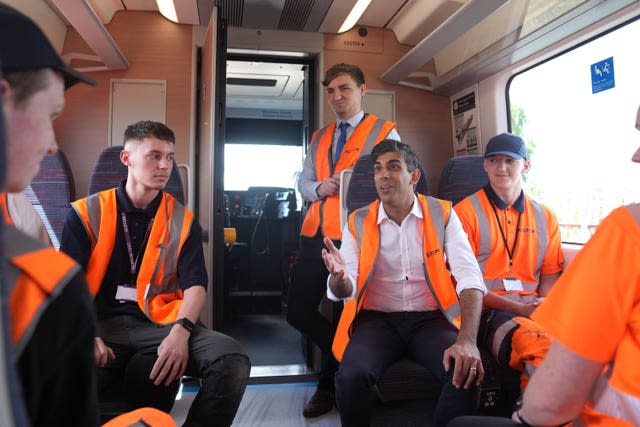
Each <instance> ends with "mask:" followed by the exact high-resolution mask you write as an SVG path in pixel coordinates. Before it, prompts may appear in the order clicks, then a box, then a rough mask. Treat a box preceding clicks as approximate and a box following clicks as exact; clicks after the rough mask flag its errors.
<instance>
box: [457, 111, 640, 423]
mask: <svg viewBox="0 0 640 427" xmlns="http://www.w3.org/2000/svg"><path fill="white" fill-rule="evenodd" d="M635 127H636V129H637V130H639V131H640V108H638V112H637V114H636V125H635ZM631 160H632V161H633V162H636V163H640V148H638V150H637V151H636V152H635V154H634V155H633V157H632V159H631ZM639 260H640V205H639V204H633V205H629V206H624V207H620V208H617V209H615V210H614V211H613V212H612V213H610V214H609V216H607V217H606V218H605V219H604V220H603V221H602V223H601V224H600V225H599V226H598V229H597V230H596V233H595V234H594V235H593V237H592V238H591V239H590V240H589V241H588V242H587V243H586V244H585V246H584V247H583V248H582V249H581V250H580V252H578V254H577V255H576V257H575V259H574V260H573V262H572V263H571V264H570V265H569V267H568V268H567V270H566V271H565V272H564V273H563V274H562V276H561V277H560V278H559V279H558V281H557V283H556V284H555V285H554V287H553V289H552V290H551V292H550V294H549V295H548V296H547V298H546V299H545V300H544V301H543V302H542V304H541V305H540V306H539V307H538V308H537V309H536V311H535V312H534V313H533V315H532V317H533V319H534V320H535V321H536V322H538V323H539V324H540V325H541V326H542V327H543V328H544V329H545V330H546V331H548V332H549V334H551V335H552V336H553V337H554V340H553V343H552V344H551V349H550V350H549V354H548V355H547V357H546V358H545V359H544V361H543V362H542V365H540V367H539V368H538V369H537V370H536V373H535V375H534V376H533V377H532V378H531V381H530V382H529V385H528V387H527V389H526V390H525V392H524V398H523V400H522V403H521V405H519V406H521V407H520V408H519V409H518V410H516V411H515V412H514V413H513V417H512V418H513V421H510V420H505V419H504V418H501V419H495V420H489V419H487V418H482V419H480V418H477V417H464V418H462V419H459V420H455V421H454V422H452V423H451V424H450V425H451V427H454V426H455V427H463V426H464V427H466V426H476V425H486V426H518V425H523V424H525V425H536V426H538V425H542V426H550V425H564V424H565V423H566V422H568V421H573V425H575V426H587V427H589V426H594V427H595V426H615V427H632V426H638V425H640V380H639V378H640V365H639V364H638V359H640V325H639V323H638V319H640V262H639Z"/></svg>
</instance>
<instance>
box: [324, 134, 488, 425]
mask: <svg viewBox="0 0 640 427" xmlns="http://www.w3.org/2000/svg"><path fill="white" fill-rule="evenodd" d="M371 157H372V161H373V165H374V177H375V183H376V189H377V192H378V197H379V200H376V201H375V202H373V203H372V204H371V205H369V206H367V207H364V208H361V209H358V210H356V211H355V212H353V213H352V214H351V215H350V217H349V223H348V225H347V226H346V227H345V228H344V230H343V233H342V247H341V248H340V250H338V249H337V248H336V247H335V245H334V244H333V242H332V241H331V239H328V238H325V239H324V243H325V245H326V247H327V249H326V250H323V252H322V257H323V260H324V262H325V265H326V267H327V269H328V270H329V272H330V276H329V279H328V289H327V295H328V297H329V298H330V299H332V300H335V301H337V300H345V306H344V309H343V312H342V316H341V318H340V323H339V325H338V330H337V332H336V335H335V338H334V342H333V352H334V355H335V356H336V358H337V359H338V360H340V359H341V365H340V368H339V371H338V373H337V374H336V401H337V406H338V409H339V410H340V417H341V419H342V425H343V427H351V426H366V425H369V423H370V415H371V410H372V402H373V401H374V395H373V386H374V385H375V384H376V383H377V382H378V380H379V379H380V377H381V376H382V374H383V373H384V371H385V370H386V368H387V367H388V366H389V365H391V364H392V363H393V362H395V361H397V360H399V359H401V358H403V357H408V358H411V359H413V360H415V361H416V362H418V363H420V364H421V365H423V366H424V367H425V368H427V369H429V370H430V371H431V372H432V373H433V375H434V376H435V377H436V378H441V379H442V392H441V395H440V399H439V400H438V404H437V407H436V412H435V415H434V425H436V426H444V425H446V423H447V422H448V421H449V420H450V419H451V418H453V417H455V416H457V415H460V414H465V413H467V414H468V413H470V412H471V411H472V410H473V405H474V400H475V396H476V390H477V388H476V387H477V386H478V385H479V384H480V382H481V381H482V378H483V376H484V370H483V367H482V362H481V359H480V352H479V351H478V348H477V346H476V337H477V331H478V324H479V319H480V312H481V309H482V297H483V295H484V294H485V293H486V288H485V286H484V282H483V280H482V274H481V272H480V268H479V267H478V263H477V261H476V259H475V257H474V255H473V252H472V251H471V247H470V245H469V241H468V239H467V236H466V234H465V233H464V231H463V229H462V226H461V224H460V221H459V220H458V217H457V216H456V214H455V211H454V210H453V209H452V208H451V203H450V202H446V201H443V200H438V199H434V198H431V197H426V196H423V195H419V194H414V188H415V184H416V183H417V182H418V180H419V178H420V169H419V160H418V158H417V157H416V155H415V153H414V152H413V151H412V150H411V148H410V147H409V146H408V145H406V144H403V143H401V142H397V141H393V140H385V141H382V142H380V143H379V144H378V145H376V146H375V147H374V148H373V150H372V153H371ZM447 261H448V263H449V265H450V268H451V273H452V274H453V276H454V277H455V280H456V284H455V285H454V283H453V281H452V279H451V274H450V272H449V270H448V269H447V266H446V263H447ZM349 332H350V334H349ZM349 335H350V336H349Z"/></svg>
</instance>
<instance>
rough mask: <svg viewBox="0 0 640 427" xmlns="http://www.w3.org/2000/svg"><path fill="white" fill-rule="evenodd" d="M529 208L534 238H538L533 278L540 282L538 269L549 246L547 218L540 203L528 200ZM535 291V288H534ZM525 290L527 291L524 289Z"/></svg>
mask: <svg viewBox="0 0 640 427" xmlns="http://www.w3.org/2000/svg"><path fill="white" fill-rule="evenodd" d="M529 202H530V203H531V206H532V207H533V216H534V218H535V220H536V236H538V256H537V258H536V272H535V274H534V275H535V278H536V279H538V282H540V269H541V268H542V261H544V254H545V253H546V252H547V246H548V245H549V234H548V233H547V217H546V216H545V215H544V209H543V208H542V205H540V203H538V202H536V201H535V200H531V199H529ZM536 289H537V287H536ZM525 290H528V289H527V288H526V287H525Z"/></svg>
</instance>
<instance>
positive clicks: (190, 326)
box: [176, 317, 196, 333]
mask: <svg viewBox="0 0 640 427" xmlns="http://www.w3.org/2000/svg"><path fill="white" fill-rule="evenodd" d="M176 324H177V325H182V327H183V328H185V329H186V330H187V331H189V333H191V332H192V331H193V328H194V327H195V326H196V325H194V324H193V322H192V321H191V320H189V319H187V318H186V317H182V318H180V319H178V320H176Z"/></svg>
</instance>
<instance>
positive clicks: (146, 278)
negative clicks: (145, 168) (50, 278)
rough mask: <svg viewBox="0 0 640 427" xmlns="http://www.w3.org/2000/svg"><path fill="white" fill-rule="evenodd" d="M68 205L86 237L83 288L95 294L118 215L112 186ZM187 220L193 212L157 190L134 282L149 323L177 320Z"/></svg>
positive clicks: (105, 267)
mask: <svg viewBox="0 0 640 427" xmlns="http://www.w3.org/2000/svg"><path fill="white" fill-rule="evenodd" d="M71 205H72V207H73V208H74V209H75V211H76V212H77V214H78V216H79V217H80V220H81V221H82V223H83V225H84V227H85V230H86V232H87V235H88V236H89V240H90V242H91V255H90V257H89V262H88V264H87V269H86V272H85V275H86V278H87V283H88V284H89V291H90V292H91V294H92V295H93V296H95V295H96V294H97V293H98V291H99V290H100V286H101V285H102V280H103V279H104V275H105V273H106V271H107V268H108V267H109V261H110V260H111V254H112V253H113V249H114V245H115V239H116V230H117V227H118V220H119V216H118V206H117V198H116V189H115V188H112V189H110V190H105V191H101V192H99V193H96V194H92V195H91V196H89V197H87V198H85V199H81V200H77V201H75V202H73V203H72V204H71ZM192 223H193V213H192V212H191V211H190V210H189V209H187V208H185V207H184V206H183V205H182V204H180V203H179V202H177V201H176V200H175V199H174V198H173V196H171V195H170V194H168V193H166V192H163V193H162V200H161V201H160V205H159V206H158V211H157V212H156V216H155V218H154V220H153V225H152V226H151V232H150V233H149V239H148V241H147V246H146V249H145V251H144V256H143V258H142V263H141V265H140V271H139V273H138V278H137V281H136V289H137V301H138V306H139V307H140V309H141V310H142V311H143V312H144V313H145V314H146V315H147V317H148V318H149V320H151V321H153V322H155V323H158V324H167V323H172V322H175V321H176V319H177V316H178V311H179V310H180V306H181V305H182V299H183V294H182V290H181V289H180V288H179V287H178V281H177V277H178V276H177V266H178V257H179V256H180V251H181V250H182V247H183V245H184V242H185V241H186V239H187V237H188V236H189V231H190V229H191V224H192Z"/></svg>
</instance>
